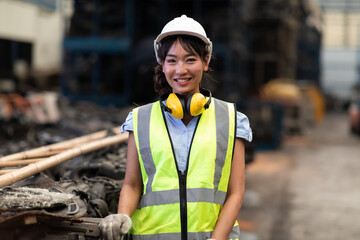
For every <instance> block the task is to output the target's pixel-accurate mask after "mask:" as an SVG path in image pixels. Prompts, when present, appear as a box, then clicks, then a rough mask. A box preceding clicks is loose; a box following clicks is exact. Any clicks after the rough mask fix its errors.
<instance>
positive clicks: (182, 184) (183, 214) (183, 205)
mask: <svg viewBox="0 0 360 240" xmlns="http://www.w3.org/2000/svg"><path fill="white" fill-rule="evenodd" d="M160 101H161V100H160ZM161 112H162V115H163V119H164V122H165V126H166V130H167V133H168V137H169V140H170V144H171V148H172V152H173V156H174V160H175V165H176V169H177V171H178V176H179V192H180V224H181V240H187V239H188V236H187V197H186V176H187V172H188V168H189V159H190V151H191V146H192V141H193V140H194V136H195V132H196V129H197V126H198V124H199V121H200V118H201V115H200V117H199V119H198V120H197V123H196V127H195V129H194V133H193V136H192V139H191V144H190V149H189V152H188V158H187V164H186V169H185V171H184V172H181V171H180V170H179V167H178V164H177V161H176V157H175V152H174V145H173V142H172V140H171V136H170V132H169V128H168V126H167V122H166V117H165V113H164V109H162V108H161Z"/></svg>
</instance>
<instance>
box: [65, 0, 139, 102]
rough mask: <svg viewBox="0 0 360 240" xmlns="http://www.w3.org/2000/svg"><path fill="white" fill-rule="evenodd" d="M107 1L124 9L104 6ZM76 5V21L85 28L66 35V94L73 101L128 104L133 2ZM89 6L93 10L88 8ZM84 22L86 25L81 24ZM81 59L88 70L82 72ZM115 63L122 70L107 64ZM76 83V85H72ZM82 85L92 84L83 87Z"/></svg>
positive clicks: (93, 0) (96, 1) (91, 2)
mask: <svg viewBox="0 0 360 240" xmlns="http://www.w3.org/2000/svg"><path fill="white" fill-rule="evenodd" d="M106 3H108V4H110V5H111V4H113V3H115V4H118V5H121V6H124V12H123V13H119V12H118V11H112V9H104V8H102V7H103V6H104V5H105V4H106ZM74 8H75V15H74V21H78V23H80V24H78V26H80V27H79V29H80V30H82V31H77V32H75V31H73V32H70V34H69V35H70V36H66V37H65V39H64V42H63V49H64V55H65V56H64V69H63V76H62V81H61V89H62V93H63V95H64V96H66V97H68V98H69V99H71V100H90V101H95V102H97V103H100V104H104V105H109V104H114V105H125V104H127V102H128V100H129V97H130V92H131V58H132V56H131V54H130V53H131V50H132V47H133V32H134V20H133V17H134V1H131V0H126V1H122V2H117V1H100V0H92V1H87V2H84V1H78V0H75V1H74ZM89 8H90V9H91V10H89V11H88V10H87V9H89ZM83 9H85V10H83ZM83 23H85V24H86V25H81V24H83ZM74 26H76V25H75V22H74ZM83 26H86V28H84V27H83ZM81 27H82V28H81ZM109 27H114V29H113V30H112V29H111V30H110V31H108V32H107V33H105V32H104V29H105V28H109ZM83 29H85V31H84V30H83ZM120 31H121V33H123V34H120V33H119V32H120ZM113 32H114V33H115V34H112V33H113ZM81 59H87V60H88V61H89V62H90V63H91V66H89V69H87V71H86V72H85V73H84V71H83V72H82V73H81V69H79V66H78V64H77V62H79V61H82V60H81ZM114 62H115V63H116V64H117V65H118V66H119V68H121V71H120V69H118V70H119V71H117V72H116V71H115V72H113V73H112V74H111V73H110V72H109V68H108V67H107V66H108V65H110V64H113V63H114ZM81 74H82V75H83V77H82V80H81V76H80V75H81ZM85 75H86V77H84V76H85ZM115 75H116V76H115ZM106 79H107V80H106ZM73 81H76V82H78V83H74V82H73ZM81 81H82V82H81ZM74 85H76V86H77V87H75V88H74V87H72V86H74ZM83 85H90V87H89V88H86V87H85V88H84V87H82V86H83Z"/></svg>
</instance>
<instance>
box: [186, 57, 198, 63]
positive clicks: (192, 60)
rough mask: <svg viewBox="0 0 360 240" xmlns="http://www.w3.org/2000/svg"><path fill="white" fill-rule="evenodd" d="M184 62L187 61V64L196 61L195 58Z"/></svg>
mask: <svg viewBox="0 0 360 240" xmlns="http://www.w3.org/2000/svg"><path fill="white" fill-rule="evenodd" d="M186 61H187V62H195V61H196V58H188V59H187V60H186Z"/></svg>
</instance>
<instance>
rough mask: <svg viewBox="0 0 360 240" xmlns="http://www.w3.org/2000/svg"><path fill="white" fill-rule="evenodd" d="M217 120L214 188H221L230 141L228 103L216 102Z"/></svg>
mask: <svg viewBox="0 0 360 240" xmlns="http://www.w3.org/2000/svg"><path fill="white" fill-rule="evenodd" d="M214 102H215V119H216V138H217V139H216V140H217V144H216V146H217V149H216V161H215V173H214V188H216V189H217V188H218V187H219V182H220V178H221V174H222V169H223V166H224V164H225V158H226V153H227V148H228V141H229V109H228V106H227V103H225V102H223V101H220V100H217V99H216V100H215V101H214Z"/></svg>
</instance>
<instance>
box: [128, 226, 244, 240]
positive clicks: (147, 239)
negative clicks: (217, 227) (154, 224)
mask: <svg viewBox="0 0 360 240" xmlns="http://www.w3.org/2000/svg"><path fill="white" fill-rule="evenodd" d="M210 236H211V232H196V233H194V232H189V233H188V239H189V240H198V239H199V240H200V239H208V238H210ZM239 237H240V229H239V226H234V227H233V229H232V231H231V233H230V235H229V238H228V239H232V240H239ZM130 239H133V240H153V239H158V240H178V239H181V233H160V234H149V235H132V236H131V237H130Z"/></svg>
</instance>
